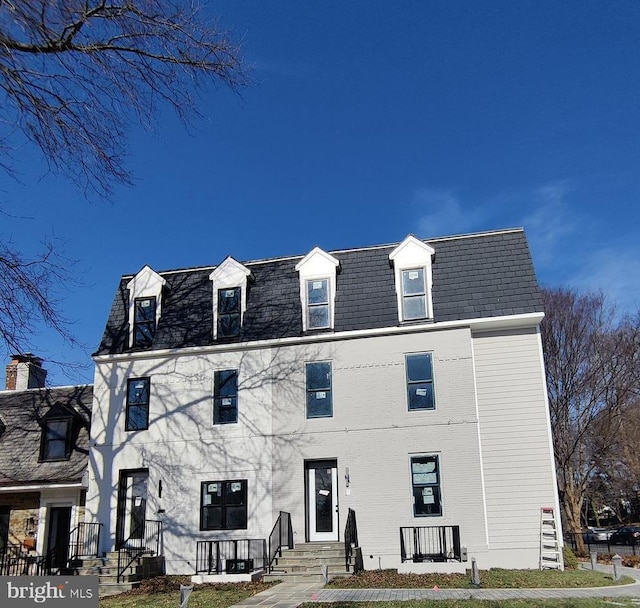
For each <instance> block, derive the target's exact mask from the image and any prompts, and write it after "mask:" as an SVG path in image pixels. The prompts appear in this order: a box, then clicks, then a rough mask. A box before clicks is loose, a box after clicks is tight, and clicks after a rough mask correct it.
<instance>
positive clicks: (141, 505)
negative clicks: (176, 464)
mask: <svg viewBox="0 0 640 608" xmlns="http://www.w3.org/2000/svg"><path fill="white" fill-rule="evenodd" d="M148 479H149V472H148V471H147V470H139V471H121V472H120V487H119V489H118V526H117V538H118V546H119V547H121V546H122V545H128V546H135V547H142V545H143V544H144V537H145V522H146V513H147V482H148Z"/></svg>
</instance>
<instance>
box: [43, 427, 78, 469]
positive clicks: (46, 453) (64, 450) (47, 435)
mask: <svg viewBox="0 0 640 608" xmlns="http://www.w3.org/2000/svg"><path fill="white" fill-rule="evenodd" d="M71 427H72V419H71V418H50V419H48V420H45V423H44V428H43V429H42V442H41V445H40V460H68V459H69V456H71Z"/></svg>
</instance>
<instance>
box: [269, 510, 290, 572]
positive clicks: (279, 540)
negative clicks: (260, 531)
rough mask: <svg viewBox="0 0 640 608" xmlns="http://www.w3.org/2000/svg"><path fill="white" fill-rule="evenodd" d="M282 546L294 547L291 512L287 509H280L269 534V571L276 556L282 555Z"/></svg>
mask: <svg viewBox="0 0 640 608" xmlns="http://www.w3.org/2000/svg"><path fill="white" fill-rule="evenodd" d="M282 547H287V548H288V549H293V528H292V527H291V514H290V513H287V512H286V511H280V514H279V515H278V519H277V520H276V523H275V524H274V526H273V530H271V534H269V555H268V557H269V566H268V569H269V572H271V571H272V570H273V562H274V561H275V560H276V558H277V557H282Z"/></svg>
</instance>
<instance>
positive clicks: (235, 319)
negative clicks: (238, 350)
mask: <svg viewBox="0 0 640 608" xmlns="http://www.w3.org/2000/svg"><path fill="white" fill-rule="evenodd" d="M241 291H242V289H241V288H240V287H233V288H232V289H218V338H237V337H238V336H239V335H240V325H241V308H240V296H241Z"/></svg>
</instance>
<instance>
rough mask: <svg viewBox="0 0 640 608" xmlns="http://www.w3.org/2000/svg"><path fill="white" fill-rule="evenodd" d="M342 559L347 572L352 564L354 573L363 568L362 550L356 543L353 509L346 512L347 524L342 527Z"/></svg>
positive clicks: (356, 534)
mask: <svg viewBox="0 0 640 608" xmlns="http://www.w3.org/2000/svg"><path fill="white" fill-rule="evenodd" d="M344 560H345V566H346V570H347V572H349V569H350V567H351V566H352V565H353V571H354V573H355V572H360V571H362V570H364V563H363V561H362V551H361V550H360V545H359V543H358V526H357V524H356V512H355V511H354V510H353V509H349V511H348V512H347V524H346V526H345V528H344Z"/></svg>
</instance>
